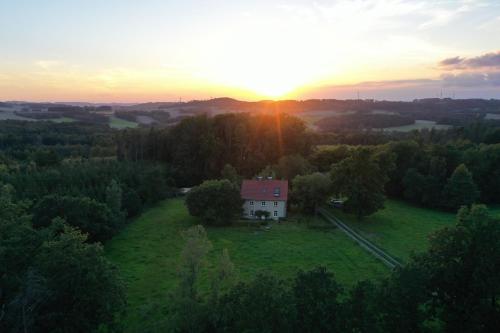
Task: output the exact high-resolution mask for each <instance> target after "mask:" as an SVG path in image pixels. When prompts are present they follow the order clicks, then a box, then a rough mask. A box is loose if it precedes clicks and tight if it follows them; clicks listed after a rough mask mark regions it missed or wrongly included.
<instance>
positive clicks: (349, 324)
mask: <svg viewBox="0 0 500 333" xmlns="http://www.w3.org/2000/svg"><path fill="white" fill-rule="evenodd" d="M376 294H377V286H376V285H375V284H373V283H372V282H371V281H361V282H358V283H357V284H356V285H355V286H354V287H352V288H351V290H350V291H349V295H348V296H347V297H346V299H345V300H344V302H343V303H342V305H341V311H340V315H339V317H340V318H339V319H340V320H339V321H340V327H341V329H340V331H341V332H371V333H375V332H381V330H380V329H379V327H378V325H377V310H378V307H377V305H378V302H377V299H376Z"/></svg>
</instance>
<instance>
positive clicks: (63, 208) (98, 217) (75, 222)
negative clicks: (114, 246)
mask: <svg viewBox="0 0 500 333" xmlns="http://www.w3.org/2000/svg"><path fill="white" fill-rule="evenodd" d="M56 217H61V218H63V219H65V220H66V221H67V223H68V224H69V225H72V226H74V227H78V228H79V229H80V230H82V231H83V232H85V233H88V234H89V239H90V240H91V241H102V240H105V239H108V238H109V237H111V236H112V235H113V233H114V231H115V230H116V228H117V225H116V220H115V219H113V218H112V215H111V211H110V210H109V208H108V206H107V205H105V204H102V203H100V202H97V201H95V200H93V199H90V198H88V197H70V196H58V195H48V196H45V197H43V198H42V199H41V200H40V201H39V202H38V204H37V205H36V206H35V207H34V209H33V226H34V227H35V228H42V227H47V226H49V225H50V224H51V223H52V220H53V219H54V218H56Z"/></svg>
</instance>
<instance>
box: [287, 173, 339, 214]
mask: <svg viewBox="0 0 500 333" xmlns="http://www.w3.org/2000/svg"><path fill="white" fill-rule="evenodd" d="M330 193H331V181H330V178H329V177H328V175H325V174H323V173H320V172H315V173H312V174H310V175H304V176H296V177H295V178H294V179H293V181H292V197H293V200H294V201H295V202H297V203H298V204H299V206H300V208H301V210H302V211H304V212H308V213H313V212H316V210H317V208H318V206H319V205H321V204H322V203H323V202H324V201H325V200H326V198H327V196H328V195H329V194H330Z"/></svg>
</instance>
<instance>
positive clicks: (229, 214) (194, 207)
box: [186, 179, 243, 225]
mask: <svg viewBox="0 0 500 333" xmlns="http://www.w3.org/2000/svg"><path fill="white" fill-rule="evenodd" d="M186 205H187V207H188V209H189V213H190V214H191V215H193V216H197V217H200V218H201V222H202V223H204V224H206V225H228V224H230V223H231V222H232V221H233V220H234V219H235V218H237V217H238V216H239V215H240V214H241V211H242V205H243V200H242V199H241V196H240V190H239V188H238V186H237V185H236V184H233V183H231V182H230V181H229V180H226V179H223V180H207V181H204V182H203V183H202V184H201V185H199V186H196V187H194V188H193V189H191V191H190V192H189V193H188V195H187V197H186Z"/></svg>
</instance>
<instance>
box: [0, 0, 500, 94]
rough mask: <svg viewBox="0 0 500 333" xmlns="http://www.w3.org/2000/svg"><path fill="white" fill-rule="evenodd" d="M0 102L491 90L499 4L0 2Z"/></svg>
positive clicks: (496, 66)
mask: <svg viewBox="0 0 500 333" xmlns="http://www.w3.org/2000/svg"><path fill="white" fill-rule="evenodd" d="M0 45H1V48H0V100H30V101H90V102H143V101H172V100H178V99H179V98H182V99H183V100H189V99H206V98H210V97H221V96H230V97H234V98H239V99H246V100H256V99H267V98H273V99H280V98H300V99H303V98H354V97H356V95H357V92H358V91H359V93H360V95H361V98H376V99H392V100H398V99H401V100H409V99H413V98H420V97H436V96H440V95H441V92H442V94H443V96H445V97H453V96H455V97H456V98H469V97H481V98H500V53H499V51H500V1H498V0H491V1H486V0H485V1H474V0H454V1H452V0H450V1H440V0H428V1H425V0H423V1H419V0H416V1H402V0H359V1H358V0H353V1H343V0H338V1H271V0H265V1H256V0H253V1H239V0H232V1H188V0H183V1H168V0H141V1H139V0H105V1H104V0H80V1H77V0H46V1H39V0H32V1H27V0H11V1H9V0H2V1H0Z"/></svg>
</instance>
